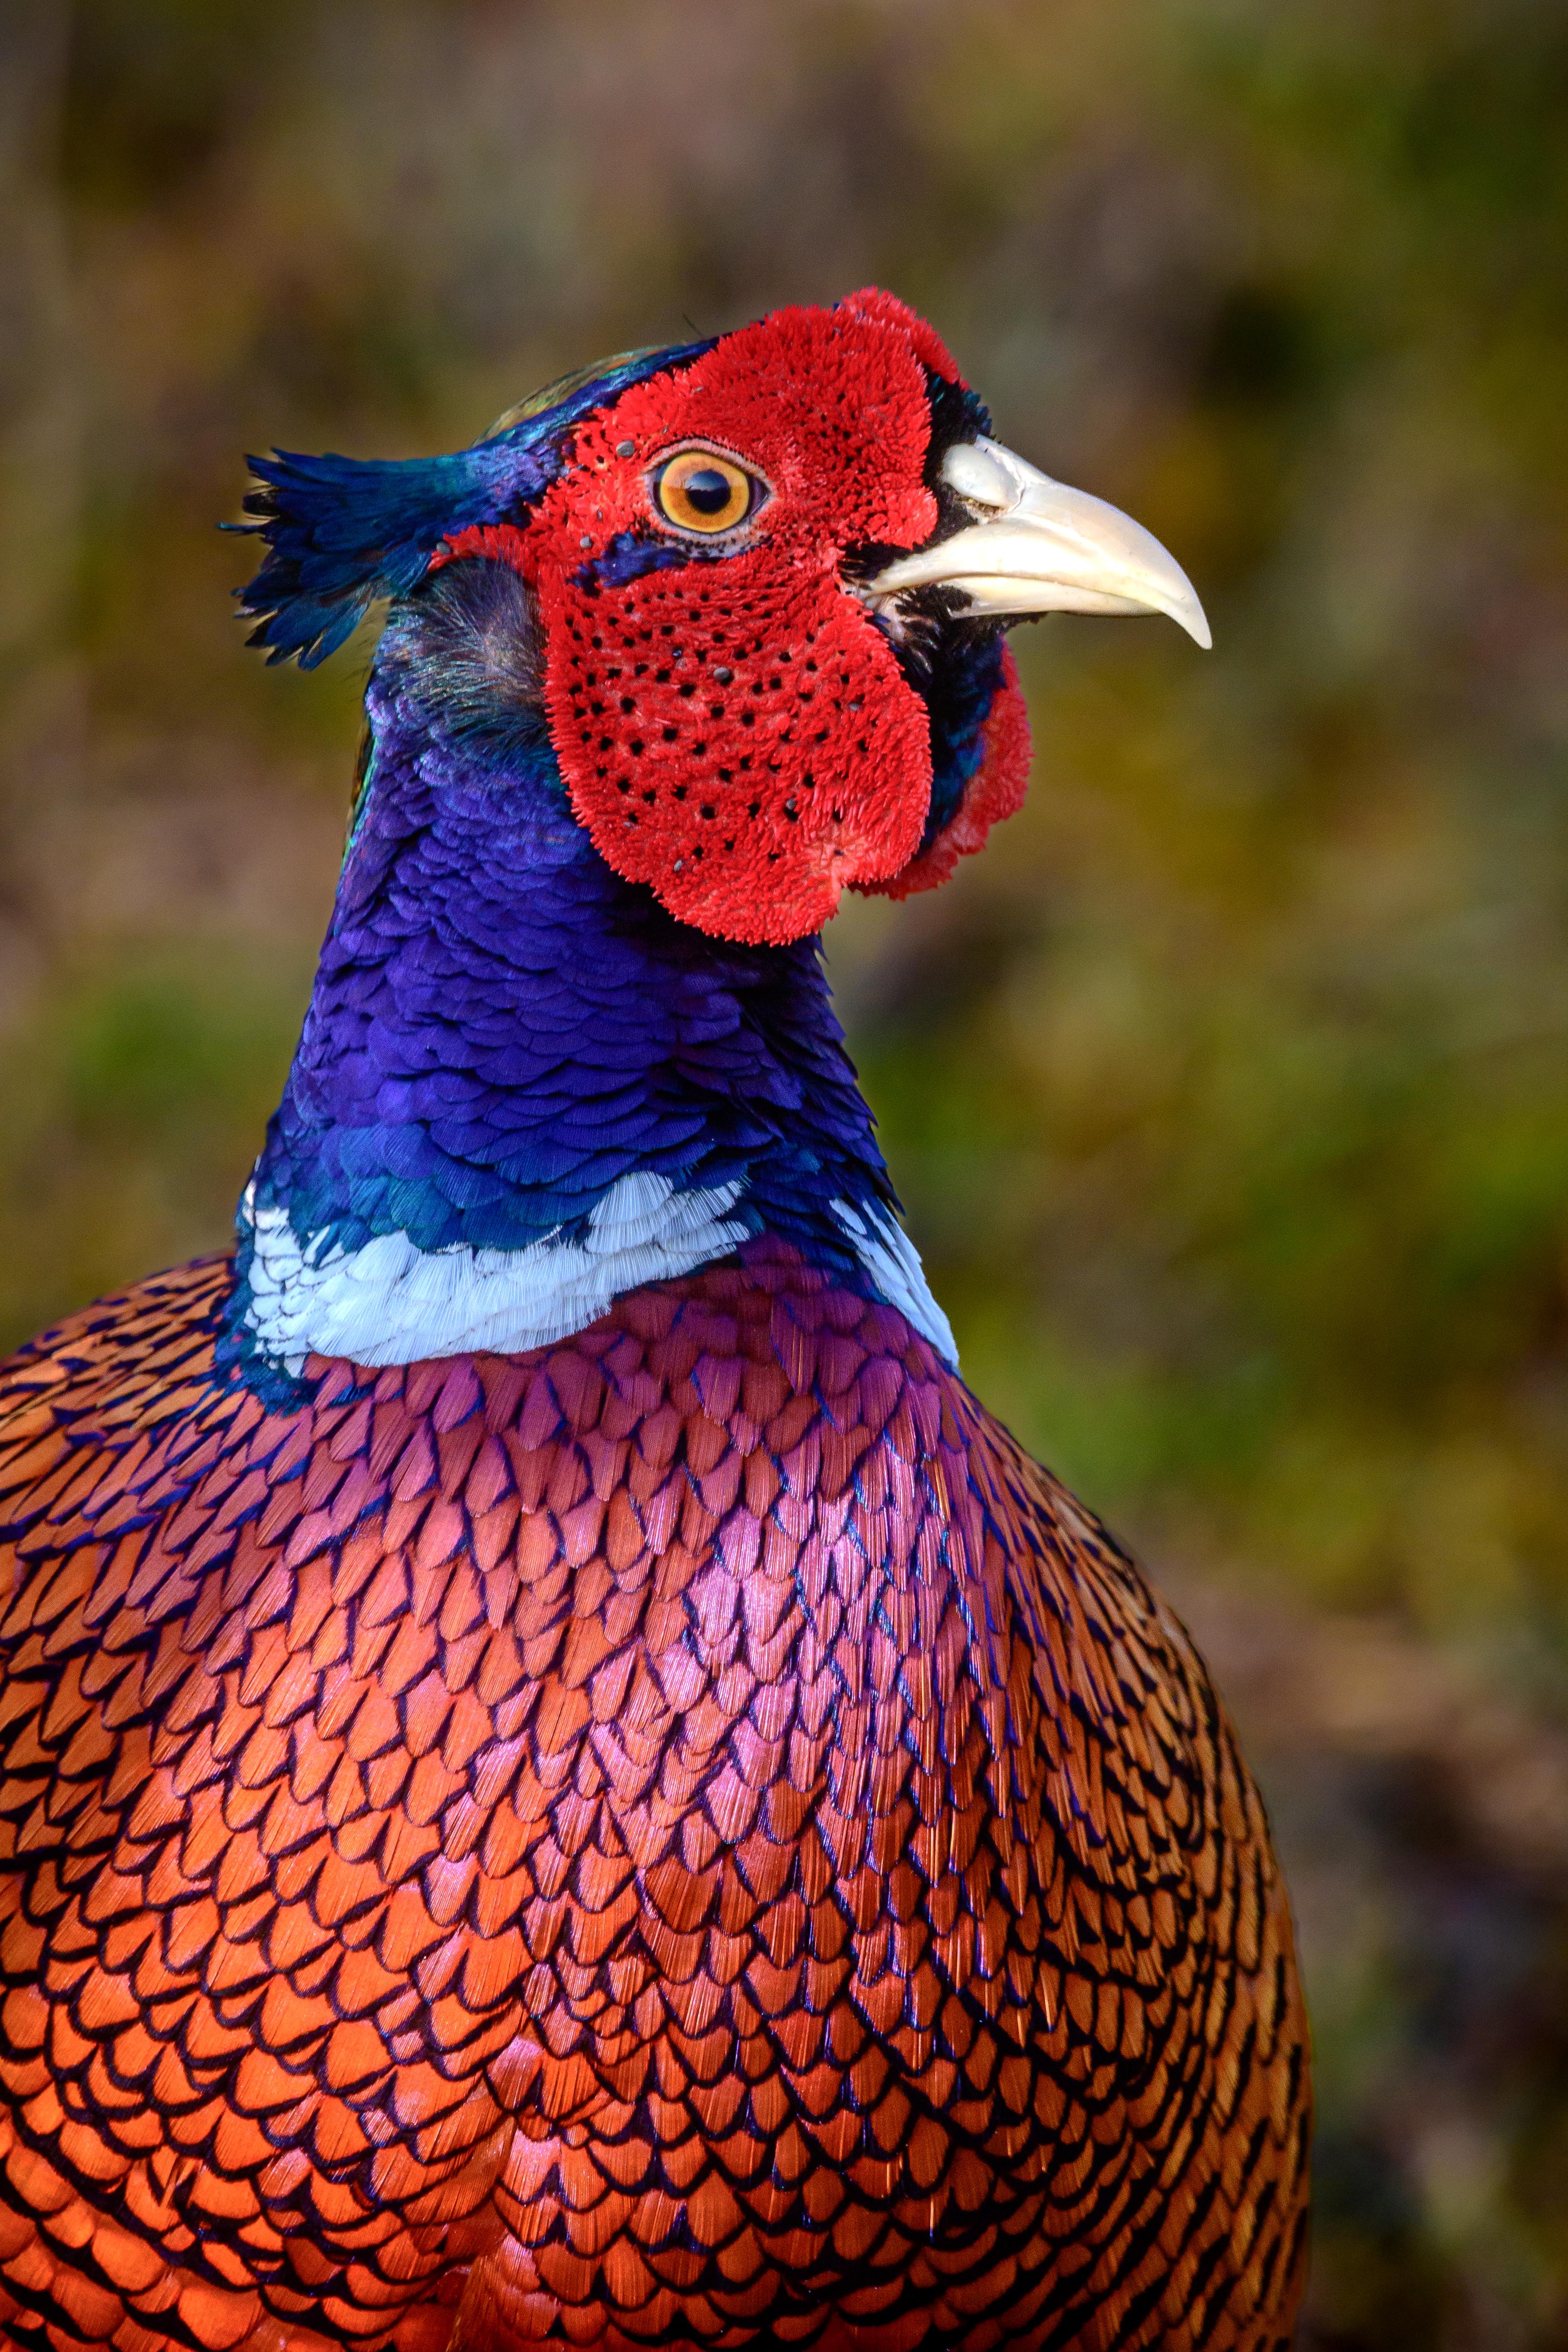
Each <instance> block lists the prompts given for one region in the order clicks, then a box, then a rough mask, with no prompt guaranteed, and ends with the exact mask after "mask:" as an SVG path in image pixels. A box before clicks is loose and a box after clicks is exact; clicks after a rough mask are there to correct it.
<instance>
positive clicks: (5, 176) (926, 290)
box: [0, 0, 1568, 2352]
mask: <svg viewBox="0 0 1568 2352" xmlns="http://www.w3.org/2000/svg"><path fill="white" fill-rule="evenodd" d="M0 220H3V225H4V226H3V244H0V533H3V546H0V681H3V694H4V704H3V709H0V744H3V749H4V773H3V777H0V1102H3V1107H4V1116H3V1118H0V1339H5V1340H9V1339H21V1338H22V1337H23V1336H25V1335H26V1334H27V1333H28V1332H30V1331H32V1330H33V1329H35V1328H37V1327H38V1326H40V1325H42V1324H44V1323H46V1322H47V1321H48V1320H49V1319H50V1318H53V1317H55V1316H58V1314H60V1313H62V1312H63V1311H65V1310H66V1309H68V1308H69V1307H74V1306H76V1305H78V1304H79V1303H80V1302H81V1301H83V1300H85V1299H86V1298H88V1297H90V1296H91V1295H92V1294H93V1293H95V1292H97V1291H100V1290H103V1289H106V1288H108V1287H110V1286H112V1285H114V1284H116V1283H119V1282H121V1281H123V1280H125V1279H128V1278H130V1277H132V1276H136V1275H138V1274H141V1273H142V1272H143V1271H145V1270H147V1269H149V1268H151V1267H152V1266H153V1265H158V1264H162V1263H167V1262H169V1261H170V1260H173V1259H177V1258H180V1257H183V1256H185V1255H189V1254H191V1253H192V1252H194V1251H196V1250H199V1249H205V1248H210V1247H212V1246H214V1245H215V1244H217V1243H219V1242H221V1240H222V1239H223V1237H224V1235H225V1234H226V1230H227V1224H228V1219H229V1215H230V1213H231V1210H232V1205H233V1202H234V1199H235V1196H236V1194H237V1192H238V1189H239V1187H240V1184H241V1182H242V1181H243V1178H244V1175H245V1171H246V1169H247V1163H248V1161H249V1159H250V1157H251V1154H252V1152H253V1151H254V1150H255V1148H256V1144H257V1141H258V1135H259V1131H260V1128H261V1124H262V1121H263V1119H264V1118H265V1115H266V1113H267V1111H268V1108H269V1107H270V1105H271V1102H272V1100H273V1098H274V1097H275V1095H276V1093H277V1090H278V1087H279V1082H280V1079H281V1076H282V1073H283V1069H284V1067H285V1064H286V1060H287V1056H288V1055H289V1049H290V1046H291V1043H292V1038H293V1034H294V1030H295V1028H296V1025H297V1024H298V1020H299V1016H300V1010H301V1007H302V1004H303V1001H304V997H305V992H306V990H307V987H308V984H309V979H310V970H311V963H312V958H313V955H314V950H315V946H316V942H317V940H318V938H319V936H320V932H321V927H322V923H323V920H324V918H325V914H326V909H327V906H328V902H329V897H330V893H331V887H332V879H333V874H334V869H335V863H336V856H337V851H338V846H339V843H340V840H341V827H342V814H343V808H344V802H345V794H346V790H347V783H348V775H349V769H350V764H351V761H352V758H353V743H354V738H355V733H356V713H355V704H356V698H357V695H358V691H359V688H360V684H361V682H362V679H363V647H361V648H359V649H358V652H359V656H360V658H359V660H358V662H357V666H356V661H355V659H354V658H353V657H352V656H351V657H344V658H340V660H339V661H338V663H337V664H336V665H334V666H333V667H331V669H329V670H328V671H327V672H326V673H324V674H318V675H316V676H314V677H310V678H309V679H301V678H300V677H296V676H294V675H292V674H280V673H271V674H268V672H267V671H266V670H264V669H263V668H262V667H261V666H260V664H259V662H258V660H257V658H256V656H251V655H247V654H246V653H245V652H244V651H243V649H242V644H241V636H240V632H239V631H238V629H237V627H236V625H235V624H234V622H233V621H232V619H230V618H229V617H228V613H227V594H228V591H229V590H230V589H231V588H232V587H233V586H234V585H235V584H236V583H237V581H238V580H240V579H241V578H242V577H243V576H244V572H245V569H246V562H245V558H246V552H247V551H246V550H245V549H244V548H242V547H240V546H237V545H236V543H235V542H233V541H223V540H221V539H219V538H218V537H217V536H216V533H215V532H214V530H213V529H212V525H213V523H214V521H215V520H216V519H217V518H218V517H220V516H225V515H232V514H233V513H235V512H236V510H237V499H238V496H239V492H240V488H241V480H242V474H241V465H240V453H241V452H242V450H244V449H246V448H247V447H251V448H254V447H258V446H267V445H268V444H269V443H271V442H273V441H277V442H279V443H281V444H283V445H284V446H294V447H301V448H306V449H310V448H320V447H322V446H331V447H335V448H342V449H347V450H350V451H353V452H355V453H358V454H363V455H378V454H379V455H403V454H409V453H414V452H417V451H423V450H430V449H436V448H442V447H447V446H455V445H456V444H458V443H459V442H461V441H464V440H467V439H469V438H471V437H472V436H474V434H475V433H477V432H478V431H479V430H480V429H481V428H482V427H483V425H485V423H486V421H487V420H488V419H489V417H490V416H491V415H493V414H495V413H496V412H497V411H498V410H500V408H502V407H503V406H505V405H506V404H508V403H510V401H512V400H514V399H516V398H517V397H519V396H520V395H521V394H523V393H525V392H526V391H528V390H529V389H530V388H531V387H532V386H533V385H534V384H536V383H541V382H542V381H543V380H545V379H546V378H548V377H550V376H552V374H554V373H558V372H559V371H561V370H563V369H564V368H567V367H569V366H572V365H574V364H576V363H577V362H581V361H584V360H586V359H590V358H593V357H595V356H596V355H598V354H599V353H601V352H607V351H613V350H618V349H622V348H624V347H626V346H627V345H629V344H637V343H647V342H662V341H675V340H681V339H683V338H684V337H685V336H686V335H688V334H689V332H690V331H691V330H692V328H693V327H695V328H696V329H697V330H698V331H702V332H710V331H715V330H718V329H721V328H723V327H726V326H729V325H731V324H733V323H736V322H738V321H740V320H743V319H745V318H748V317H750V316H752V315H753V314H755V313H756V312H758V311H760V310H764V309H766V308H768V307H769V306H771V305H772V304H773V303H775V302H778V301H783V300H792V299H794V300H799V299H830V298H832V297H834V296H836V295H837V294H839V293H842V292H844V291H846V290H847V289H850V288H852V287H855V286H858V285H860V284H862V283H864V282H866V281H868V280H879V281H880V282H881V283H883V284H885V285H889V286H891V287H893V288H895V289H897V290H898V291H899V292H900V293H902V294H903V295H905V296H906V297H907V298H908V299H910V300H911V301H912V302H914V303H915V304H916V305H917V306H919V307H920V308H921V309H922V310H925V311H927V312H928V313H929V314H930V315H931V318H932V319H933V320H935V321H936V323H937V325H938V326H939V327H940V329H941V330H942V332H943V334H944V335H945V336H946V337H947V338H948V340H949V341H950V342H951V343H952V347H953V349H954V350H955V351H956V352H957V353H958V354H959V357H960V359H961V361H962V362H963V364H964V366H965V368H966V371H967V373H969V374H970V376H971V377H972V379H973V382H974V383H976V384H978V385H979V386H980V387H981V388H982V389H983V390H984V392H985V393H986V394H987V395H988V396H989V398H990V399H991V401H992V403H993V404H994V410H995V414H996V420H997V425H998V429H999V431H1000V433H1001V435H1002V436H1003V437H1004V438H1005V439H1006V440H1008V441H1010V442H1012V443H1013V444H1015V445H1016V446H1017V447H1018V448H1020V449H1021V450H1022V451H1024V452H1025V453H1026V455H1027V456H1028V457H1031V458H1033V459H1035V460H1036V461H1037V463H1040V464H1043V465H1044V466H1046V467H1047V468H1048V469H1049V470H1051V471H1052V472H1055V473H1058V474H1060V475H1062V476H1064V477H1065V478H1068V479H1069V480H1072V481H1075V482H1079V483H1080V484H1082V485H1083V486H1084V487H1086V488H1091V489H1094V490H1097V491H1099V492H1100V493H1102V494H1103V495H1105V496H1108V497H1110V498H1111V499H1115V500H1117V501H1118V502H1119V503H1120V504H1122V505H1124V506H1126V507H1128V508H1130V509H1131V510H1132V511H1133V512H1134V513H1135V514H1137V515H1138V516H1139V517H1140V518H1141V520H1143V521H1144V522H1146V523H1147V524H1149V525H1150V526H1151V527H1152V529H1153V530H1156V531H1158V532H1159V533H1160V535H1161V536H1162V537H1163V538H1164V539H1165V540H1166V541H1167V542H1168V543H1169V544H1170V545H1171V546H1172V547H1173V550H1174V551H1176V552H1177V553H1178V555H1179V556H1180V558H1181V560H1182V561H1183V562H1184V563H1185V564H1186V566H1187V568H1188V569H1189V570H1190V572H1192V574H1193V576H1194V579H1195V580H1196V582H1197V583H1198V585H1199V588H1200V590H1201V592H1202V593H1203V594H1204V596H1205V600H1206V602H1207V604H1208V607H1209V611H1210V614H1211V617H1212V619H1213V622H1214V625H1215V640H1216V651H1215V653H1214V655H1213V656H1209V657H1208V658H1206V659H1205V658H1203V657H1200V656H1198V655H1197V654H1196V652H1195V651H1194V648H1193V647H1192V646H1189V645H1188V644H1187V643H1186V641H1185V640H1184V639H1183V638H1181V637H1180V636H1178V635H1177V634H1176V632H1175V631H1174V630H1173V629H1170V628H1168V627H1165V626H1163V625H1161V626H1155V625H1152V624H1151V625H1142V626H1138V627H1130V626H1127V625H1123V624H1121V623H1099V622H1083V621H1078V622H1068V621H1058V622H1054V623H1050V624H1047V625H1045V626H1043V627H1040V628H1036V629H1030V630H1025V631H1023V632H1021V633H1020V634H1019V635H1018V637H1017V638H1016V643H1017V644H1018V646H1019V648H1020V651H1021V654H1022V657H1023V660H1024V662H1025V666H1026V682H1027V684H1028V686H1029V688H1030V691H1031V696H1032V700H1033V706H1034V710H1035V714H1036V730H1037V767H1036V780H1035V783H1034V787H1033V792H1032V796H1031V799H1030V803H1029V806H1028V808H1027V810H1026V814H1024V815H1023V816H1021V817H1020V818H1018V819H1017V820H1016V822H1015V823H1014V824H1011V825H1010V826H1009V827H1008V828H1007V829H1006V831H1005V834H1003V835H999V836H997V837H996V838H994V842H993V845H992V849H991V852H990V855H989V856H988V857H986V858H985V859H984V860H977V861H974V862H973V863H972V864H971V865H969V866H967V867H966V870H965V871H964V872H963V875H962V877H960V878H959V879H958V880H957V881H956V882H955V883H954V884H953V885H952V887H950V888H949V889H948V890H946V891H945V892H943V893H942V894H941V895H940V896H939V897H937V898H930V899H923V900H919V901H917V902H915V903H914V904H913V905H911V906H910V907H909V908H902V909H900V908H889V907H888V906H886V905H883V904H874V905H858V906H857V907H856V908H854V909H853V910H852V911H851V912H850V914H849V915H848V916H847V918H846V919H844V920H843V921H842V922H841V923H840V925H839V926H838V929H837V936H836V937H835V940H834V942H833V949H832V952H833V959H834V963H835V966H836V969H837V973H838V976H839V980H840V984H841V988H842V991H843V996H844V1001H845V1006H846V1011H847V1016H848V1019H849V1022H850V1025H851V1030H852V1037H853V1042H854V1045H855V1047H856V1050H857V1053H858V1057H859V1059H860V1062H861V1065H862V1067H863V1069H864V1071H865V1074H866V1076H867V1079H868V1086H869V1088H870V1092H871V1095H872V1097H873V1100H874V1102H875V1103H876V1106H877V1108H878V1109H879V1113H880V1116H881V1118H882V1121H883V1126H884V1129H885V1136H886V1141H887V1145H888V1149H889V1158H890V1160H892V1163H893V1166H894V1169H895V1171H896V1173H897V1174H898V1176H899V1178H900V1182H901V1184H902V1186H903V1189H904V1192H905V1196H906V1199H907V1201H908V1204H909V1208H910V1219H911V1223H912V1225H913V1227H914V1230H915V1232H916V1234H918V1236H919V1238H920V1240H921V1244H922V1246H923V1247H924V1249H925V1251H926V1254H927V1257H928V1261H929V1263H930V1265H931V1273H932V1276H933V1278H934V1280H935V1283H936V1286H937V1288H938V1290H939V1291H940V1292H941V1293H942V1296H943V1297H944V1298H945V1300H946V1301H947V1303H948V1304H949V1306H950V1307H952V1310H953V1314H954V1320H955V1323H956V1325H957V1328H958V1331H959V1336H960V1339H961V1342H962V1344H963V1350H964V1360H965V1367H966V1370H967V1372H968V1374H969V1377H970V1379H971V1380H972V1381H973V1384H974V1385H975V1386H976V1387H977V1388H978V1389H979V1390H980V1391H982V1392H983V1393H984V1395H985V1396H986V1397H987V1398H988V1400H989V1401H990V1402H993V1403H994V1404H995V1405H997V1406H998V1407H999V1408H1000V1409H1001V1410H1002V1411H1004V1412H1005V1413H1006V1414H1007V1415H1008V1416H1009V1417H1010V1418H1011V1419H1012V1421H1013V1422H1014V1423H1015V1424H1016V1426H1017V1427H1018V1429H1019V1430H1020V1431H1021V1433H1023V1434H1024V1435H1025V1436H1026V1438H1027V1439H1028V1440H1029V1442H1030V1443H1031V1444H1033V1445H1035V1446H1036V1447H1037V1450H1039V1451H1040V1452H1041V1453H1043V1454H1045V1455H1046V1457H1047V1459H1049V1460H1050V1461H1052V1462H1053V1463H1054V1464H1055V1465H1057V1466H1058V1468H1059V1469H1061V1470H1062V1471H1064V1472H1065V1473H1066V1474H1067V1475H1068V1476H1069V1477H1070V1478H1071V1479H1073V1480H1074V1482H1075V1483H1076V1484H1077V1485H1078V1486H1079V1487H1080V1488H1081V1489H1082V1491H1083V1492H1084V1493H1085V1494H1086V1495H1087V1496H1088V1497H1089V1499H1090V1500H1091V1501H1092V1502H1093V1503H1094V1504H1096V1505H1097V1506H1098V1507H1100V1509H1101V1510H1103V1511H1105V1512H1106V1513H1107V1514H1108V1515H1109V1516H1110V1518H1111V1519H1112V1521H1113V1522H1114V1523H1115V1524H1116V1525H1117V1526H1118V1528H1121V1530H1122V1531H1123V1532H1124V1533H1125V1534H1126V1535H1128V1536H1129V1537H1130V1538H1132V1539H1133V1540H1134V1541H1135V1542H1136V1543H1137V1544H1138V1545H1139V1546H1140V1548H1141V1549H1142V1551H1143V1553H1144V1555H1145V1557H1146V1558H1147V1559H1149V1560H1150V1561H1151V1563H1152V1565H1153V1566H1154V1568H1155V1569H1156V1570H1157V1572H1158V1573H1159V1575H1160V1576H1161V1577H1162V1579H1163V1580H1164V1582H1165V1583H1166V1584H1167V1586H1168V1588H1169V1589H1170V1590H1171V1591H1173V1593H1174V1595H1175V1596H1176V1597H1177V1599H1178V1601H1179V1602H1180V1604H1181V1605H1182V1606H1183V1607H1184V1610H1185V1611H1186V1612H1187V1613H1188V1614H1189V1616H1190V1617H1191V1619H1192V1620H1193V1622H1194V1625H1195V1626H1196V1628H1197V1630H1198V1632H1199V1633H1200V1635H1201V1637H1202V1639H1203V1640H1204V1642H1205V1645H1206V1646H1207V1648H1208V1650H1209V1652H1210V1654H1211V1656H1212V1658H1213V1660H1214V1663H1215V1666H1216V1669H1217V1670H1218V1672H1219V1675H1220V1676H1221V1679H1222V1682H1223V1684H1224V1685H1225V1687H1226V1690H1227V1692H1228V1694H1229V1696H1230V1697H1231V1699H1232V1702H1233V1705H1234V1706H1235V1709H1236V1712H1237V1715H1238V1717H1240V1719H1241V1722H1242V1726H1243V1729H1244V1731H1245V1733H1246V1735H1247V1740H1248V1744H1249V1747H1250V1749H1251V1752H1252V1755H1253V1757H1254V1759H1255V1761H1256V1763H1257V1765H1258V1769H1259V1771H1260V1773H1261V1776H1262V1778H1263V1780H1264V1782H1265V1785H1266V1788H1267V1790H1268V1795H1269V1799H1270V1801H1271V1804H1272V1806H1273V1809H1274V1812H1275V1817H1276V1821H1277V1823H1278V1827H1279V1838H1280V1843H1281V1844H1282V1847H1283V1850H1284V1853H1285V1856H1286V1860H1287V1863H1288V1865H1289V1871H1290V1874H1291V1878H1292V1883H1293V1885H1294V1888H1295V1892H1296V1897H1297V1903H1298V1907H1299V1911H1300V1923H1301V1931H1302V1937H1303V1942H1304V1947H1305V1953H1306V1961H1307V1969H1308V1978H1309V1983H1310V1992H1311V1997H1312V2003H1313V2010H1314V2015H1315V2019H1316V2030H1317V2037H1318V2063H1319V2079H1320V2084H1321V2139H1320V2155H1319V2167H1318V2173H1319V2184H1320V2185H1319V2216H1320V2218H1319V2226H1318V2239H1317V2263H1316V2272H1315V2280H1314V2285H1313V2289H1312V2299H1311V2310H1310V2321H1309V2324H1308V2326H1307V2329H1306V2331H1305V2341H1306V2342H1307V2343H1308V2344H1309V2345H1310V2346H1311V2347H1315V2352H1329V2347H1334V2348H1335V2352H1363V2347H1364V2348H1365V2352H1373V2347H1378V2352H1384V2347H1386V2348H1387V2352H1394V2347H1400V2352H1403V2347H1410V2352H1482V2347H1484V2352H1535V2347H1541V2348H1542V2352H1548V2347H1562V2346H1563V2345H1565V2344H1568V1454H1565V1447H1564V1439H1565V1436H1568V1295H1565V1277H1568V1064H1565V1058H1564V1047H1565V1045H1568V665H1565V661H1564V652H1565V638H1568V461H1565V457H1564V444H1565V440H1568V319H1565V315H1564V312H1565V304H1568V14H1565V11H1564V8H1563V6H1562V5H1547V4H1546V0H1408V5H1406V0H1060V5H1058V0H1034V4H1033V5H1024V0H1016V5H1007V0H929V5H928V4H927V0H829V5H811V0H799V5H759V0H724V5H719V0H637V5H621V0H595V5H586V0H537V5H534V4H533V0H489V5H485V4H484V0H467V5H458V0H452V4H451V5H442V4H441V0H374V5H363V4H362V0H270V5H268V6H267V7H266V8H264V9H258V8H241V7H239V6H237V5H228V0H80V5H77V6H75V7H74V8H73V7H67V6H64V5H51V0H0Z"/></svg>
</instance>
